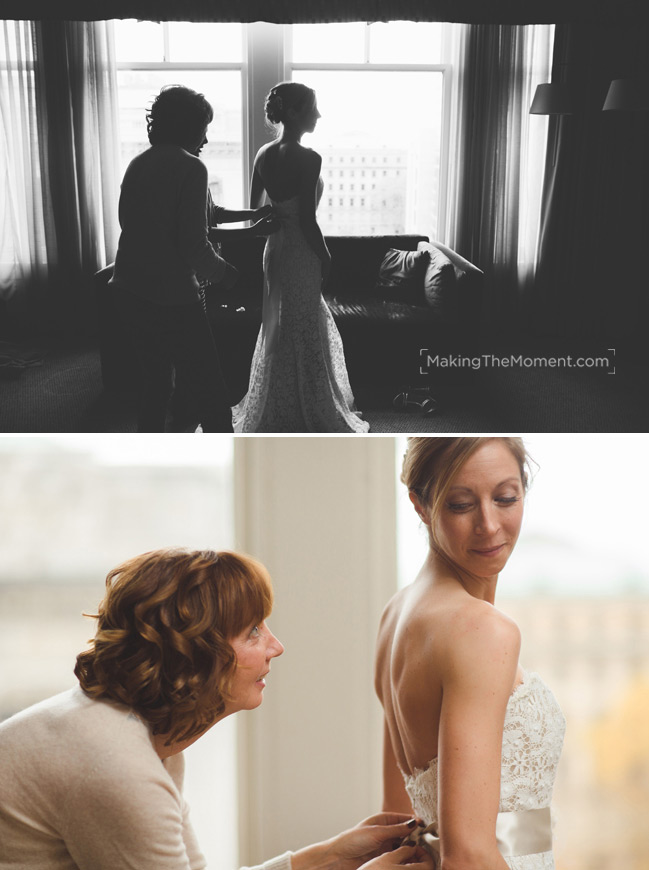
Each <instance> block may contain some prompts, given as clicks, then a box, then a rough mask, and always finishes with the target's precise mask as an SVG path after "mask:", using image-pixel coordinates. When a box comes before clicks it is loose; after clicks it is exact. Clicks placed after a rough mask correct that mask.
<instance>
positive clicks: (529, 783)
mask: <svg viewBox="0 0 649 870" xmlns="http://www.w3.org/2000/svg"><path fill="white" fill-rule="evenodd" d="M564 731H565V719H564V716H563V713H562V712H561V708H560V707H559V705H558V703H557V701H556V699H555V697H554V695H553V694H552V692H551V691H550V689H549V688H548V687H547V686H546V685H545V683H544V682H543V680H541V678H540V677H539V675H538V674H536V673H526V674H525V675H524V678H523V682H522V683H520V684H519V685H518V686H517V687H516V689H515V690H514V692H513V693H512V695H511V697H510V699H509V702H508V704H507V712H506V714H505V725H504V730H503V748H502V761H501V773H500V807H499V812H501V813H502V812H514V811H519V810H533V809H539V808H541V807H548V806H550V801H551V798H552V789H553V786H554V779H555V775H556V771H557V766H558V763H559V756H560V755H561V748H562V746H563V735H564ZM404 778H405V783H406V790H407V792H408V794H409V795H410V799H411V801H412V806H413V810H414V811H415V813H416V814H417V815H418V816H419V817H420V818H422V819H423V820H424V821H425V822H426V824H430V823H431V822H437V820H438V814H437V798H438V795H437V759H433V761H431V762H430V764H429V765H428V767H426V768H425V769H424V770H416V771H415V772H414V774H413V775H412V776H405V777H404ZM505 860H506V861H507V864H508V865H509V867H511V868H512V870H553V868H554V860H553V857H552V853H551V852H543V853H539V854H536V855H526V856H519V857H514V858H505Z"/></svg>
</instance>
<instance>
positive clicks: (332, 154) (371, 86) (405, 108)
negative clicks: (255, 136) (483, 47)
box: [114, 20, 448, 236]
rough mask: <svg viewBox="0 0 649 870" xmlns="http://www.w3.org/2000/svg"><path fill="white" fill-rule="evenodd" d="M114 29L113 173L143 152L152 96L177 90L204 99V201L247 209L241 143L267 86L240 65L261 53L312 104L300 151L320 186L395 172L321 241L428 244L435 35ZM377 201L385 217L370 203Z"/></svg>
mask: <svg viewBox="0 0 649 870" xmlns="http://www.w3.org/2000/svg"><path fill="white" fill-rule="evenodd" d="M446 26H448V25H446ZM114 28H115V46H116V57H117V77H118V99H119V111H120V137H121V141H122V152H121V158H122V169H123V170H124V169H125V168H126V166H127V165H128V162H129V161H130V160H131V159H132V158H133V157H134V156H135V155H136V154H137V153H139V152H141V151H142V150H144V149H145V148H147V147H148V140H147V136H146V123H145V112H146V109H147V108H148V107H149V106H150V104H151V101H152V100H153V98H154V96H155V95H156V94H157V93H158V92H159V90H160V88H161V87H162V86H163V85H166V84H184V85H187V86H188V87H191V88H193V89H194V90H197V91H199V92H201V93H204V94H205V96H206V97H207V99H208V100H209V102H210V103H211V104H212V106H213V108H214V121H213V122H212V124H211V125H210V129H209V131H208V140H209V141H208V145H207V146H206V147H205V148H204V149H203V152H202V155H201V157H202V159H203V160H204V162H205V163H206V165H207V167H208V172H209V185H210V189H211V192H212V196H213V198H214V200H215V201H216V202H218V203H222V204H224V205H226V206H228V207H232V208H237V207H240V206H243V205H247V204H248V186H249V182H248V179H249V172H250V163H251V154H250V152H251V149H250V147H249V146H250V144H251V143H250V141H249V131H250V130H251V129H252V126H253V124H254V122H255V121H257V122H258V121H259V119H253V118H251V117H250V115H249V113H250V112H251V111H253V110H254V111H257V112H258V111H260V106H259V105H258V102H259V101H257V103H256V104H254V109H253V108H250V109H249V108H248V107H253V99H252V95H253V94H255V93H257V92H258V91H259V89H260V88H261V85H260V80H261V79H264V80H265V78H266V77H267V76H268V70H267V69H264V66H263V62H259V58H258V57H255V61H256V62H255V63H252V64H251V63H249V62H248V58H249V56H250V52H251V51H253V50H254V47H255V45H257V46H259V45H265V46H268V45H270V44H272V50H273V51H274V52H275V55H277V54H278V53H279V54H280V55H281V57H282V58H283V62H282V65H283V67H284V70H285V76H284V77H285V78H286V79H293V80H297V81H304V83H305V84H308V85H310V86H311V87H313V88H315V90H316V92H317V94H318V104H319V107H320V111H321V112H322V115H323V117H322V119H321V121H320V122H319V124H318V128H317V129H316V132H315V134H314V135H313V136H310V137H305V140H304V144H305V145H308V146H309V147H313V148H315V149H316V150H318V151H319V152H320V153H321V154H322V157H323V174H325V173H326V175H327V176H328V177H331V173H332V171H333V169H332V168H333V166H334V165H335V166H336V167H337V168H338V171H339V177H340V178H341V179H344V184H343V188H342V191H343V193H348V192H349V190H351V189H352V187H351V185H353V184H354V181H355V179H356V178H357V176H358V175H359V172H360V171H361V170H359V168H358V164H359V163H360V164H365V163H366V162H372V163H375V164H376V163H377V162H382V163H384V164H388V165H395V164H397V163H399V164H402V165H405V166H406V173H405V174H404V177H403V179H400V180H399V182H398V183H393V182H392V180H391V179H390V180H388V179H386V180H385V182H384V184H383V185H382V186H380V187H379V189H378V193H377V197H376V200H372V201H368V204H367V208H366V209H365V211H364V212H360V211H359V212H358V213H357V214H355V213H350V212H349V211H348V209H347V207H346V206H341V207H340V208H335V209H334V210H333V211H332V212H331V215H332V218H331V219H329V217H328V214H325V215H322V216H321V222H322V223H323V230H324V231H325V232H326V233H329V234H347V233H360V234H363V233H367V232H370V231H371V230H372V227H373V228H374V230H373V231H375V232H390V233H393V232H402V233H403V232H418V233H428V234H430V235H433V236H434V235H435V234H436V228H437V225H438V213H439V209H440V207H441V205H442V204H441V203H440V200H439V191H440V173H441V172H442V171H443V166H442V164H441V143H442V136H443V126H444V119H443V115H442V108H443V100H442V97H443V91H444V77H445V75H446V73H447V70H448V65H444V64H442V63H440V61H439V57H440V50H441V48H440V46H441V39H442V28H443V26H442V25H438V24H422V23H419V24H414V23H412V22H393V23H390V24H369V25H366V24H341V25H293V26H290V25H286V26H282V25H276V26H269V27H267V28H266V29H265V31H264V33H263V34H262V36H261V37H260V36H259V34H257V36H256V37H255V39H257V40H261V41H260V42H257V43H253V40H252V39H251V33H252V31H251V26H250V25H241V24H191V23H187V22H161V23H155V22H138V21H135V20H120V21H115V22H114ZM255 77H257V80H255ZM424 94H425V101H426V111H425V112H422V111H420V106H421V100H422V95H424ZM397 106H398V109H397ZM257 127H259V124H258V123H257ZM377 130H378V131H380V135H377ZM269 137H270V133H269V134H268V136H266V139H267V138H269ZM386 193H387V194H389V197H388V198H389V201H390V206H389V210H388V211H387V212H386V211H385V207H384V206H383V205H382V202H381V200H382V198H384V195H385V194H386Z"/></svg>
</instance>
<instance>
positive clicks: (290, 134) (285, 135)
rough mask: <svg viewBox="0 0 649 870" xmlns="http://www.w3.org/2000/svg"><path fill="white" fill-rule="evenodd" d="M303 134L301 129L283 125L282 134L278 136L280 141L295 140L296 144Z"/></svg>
mask: <svg viewBox="0 0 649 870" xmlns="http://www.w3.org/2000/svg"><path fill="white" fill-rule="evenodd" d="M303 135H304V133H303V131H302V130H295V129H293V128H291V127H284V129H283V130H282V135H281V136H280V137H279V141H280V142H297V143H298V144H299V143H300V142H301V140H302V136H303Z"/></svg>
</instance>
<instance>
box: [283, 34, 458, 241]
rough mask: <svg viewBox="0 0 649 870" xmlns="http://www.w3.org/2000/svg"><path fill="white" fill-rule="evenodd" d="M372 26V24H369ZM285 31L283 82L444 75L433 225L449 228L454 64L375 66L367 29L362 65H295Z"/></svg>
mask: <svg viewBox="0 0 649 870" xmlns="http://www.w3.org/2000/svg"><path fill="white" fill-rule="evenodd" d="M366 23H367V25H371V23H372V22H366ZM282 29H283V30H284V44H283V57H284V77H283V78H284V80H286V81H290V80H292V78H293V72H294V71H295V70H298V71H303V70H304V71H306V72H309V71H316V72H327V71H338V72H345V71H350V72H356V71H361V72H395V73H399V72H440V73H442V117H441V130H440V150H439V187H438V192H439V195H438V198H437V214H436V215H433V216H432V219H431V223H432V221H433V220H434V219H435V217H436V226H437V233H438V235H439V233H440V229H441V228H442V227H444V226H445V225H446V212H447V204H446V198H447V191H448V154H449V142H450V135H451V119H450V111H449V107H450V105H451V89H452V87H453V83H454V80H455V75H454V72H455V71H454V69H453V64H451V63H449V62H443V63H435V64H421V63H409V64H404V63H372V62H370V60H369V53H370V28H369V26H367V27H366V28H365V48H364V53H365V60H364V62H363V63H324V62H319V63H296V62H293V60H292V54H293V51H292V49H293V38H292V37H293V31H292V25H290V24H284V25H282ZM425 230H426V228H422V229H418V230H417V232H423V231H425Z"/></svg>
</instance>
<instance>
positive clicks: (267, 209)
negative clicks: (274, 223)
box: [254, 203, 273, 221]
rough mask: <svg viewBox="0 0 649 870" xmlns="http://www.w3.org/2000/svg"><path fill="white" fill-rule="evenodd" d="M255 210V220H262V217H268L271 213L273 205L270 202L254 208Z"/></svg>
mask: <svg viewBox="0 0 649 870" xmlns="http://www.w3.org/2000/svg"><path fill="white" fill-rule="evenodd" d="M254 212H255V218H254V219H255V221H260V220H263V219H264V218H267V217H270V216H271V215H272V213H273V207H272V205H271V204H270V203H267V204H266V205H262V206H261V207H260V208H256V209H254Z"/></svg>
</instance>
